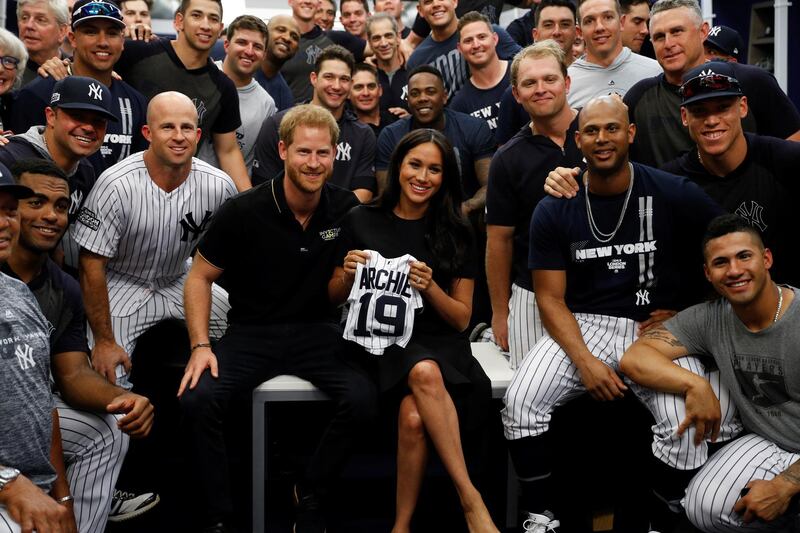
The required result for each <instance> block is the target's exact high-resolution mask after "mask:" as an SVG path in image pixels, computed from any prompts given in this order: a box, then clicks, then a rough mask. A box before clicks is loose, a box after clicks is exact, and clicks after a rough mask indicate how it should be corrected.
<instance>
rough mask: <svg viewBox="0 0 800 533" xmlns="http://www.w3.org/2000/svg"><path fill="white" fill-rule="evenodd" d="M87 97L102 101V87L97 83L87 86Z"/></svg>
mask: <svg viewBox="0 0 800 533" xmlns="http://www.w3.org/2000/svg"><path fill="white" fill-rule="evenodd" d="M89 97H90V98H94V99H95V100H102V99H103V87H102V85H100V84H98V83H92V84H90V85H89Z"/></svg>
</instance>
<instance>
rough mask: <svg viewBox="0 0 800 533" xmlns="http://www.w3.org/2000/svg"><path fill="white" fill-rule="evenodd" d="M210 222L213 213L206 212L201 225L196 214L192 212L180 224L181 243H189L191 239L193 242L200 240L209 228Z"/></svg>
mask: <svg viewBox="0 0 800 533" xmlns="http://www.w3.org/2000/svg"><path fill="white" fill-rule="evenodd" d="M209 222H211V211H208V210H206V212H205V213H204V214H203V218H202V219H201V220H200V222H199V223H198V222H196V221H195V219H194V213H192V212H191V211H189V212H188V213H186V215H184V217H183V220H181V222H180V224H181V241H183V242H187V241H188V240H189V237H191V239H192V240H193V241H194V240H197V239H199V238H200V235H202V234H203V232H204V231H205V230H206V228H207V227H208V223H209Z"/></svg>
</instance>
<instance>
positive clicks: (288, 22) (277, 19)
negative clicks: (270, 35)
mask: <svg viewBox="0 0 800 533" xmlns="http://www.w3.org/2000/svg"><path fill="white" fill-rule="evenodd" d="M278 24H281V25H283V26H289V27H291V28H294V29H295V30H296V29H297V21H296V20H294V17H292V16H291V15H275V16H274V17H272V18H271V19H269V24H267V28H269V29H272V28H274V27H275V26H277V25H278Z"/></svg>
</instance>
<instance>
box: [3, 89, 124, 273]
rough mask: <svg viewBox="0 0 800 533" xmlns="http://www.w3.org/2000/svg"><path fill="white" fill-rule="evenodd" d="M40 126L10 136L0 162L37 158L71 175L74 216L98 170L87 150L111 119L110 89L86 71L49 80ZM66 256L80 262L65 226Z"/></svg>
mask: <svg viewBox="0 0 800 533" xmlns="http://www.w3.org/2000/svg"><path fill="white" fill-rule="evenodd" d="M44 112H45V121H46V124H45V125H44V126H33V127H31V128H30V129H29V130H28V131H26V132H25V133H22V134H19V135H13V136H11V137H9V138H8V141H9V142H8V144H7V145H5V146H3V147H0V163H3V164H4V165H6V166H11V165H12V164H13V163H14V161H17V160H20V159H29V158H41V159H46V160H48V161H53V162H54V163H55V164H56V166H57V167H58V168H60V169H61V170H62V171H63V172H64V173H65V174H66V175H67V176H68V177H69V190H70V201H71V203H70V208H69V220H70V223H72V222H74V221H75V219H76V218H77V216H78V211H79V210H80V208H81V206H82V205H83V202H84V200H85V199H86V197H87V196H88V195H89V191H90V190H91V188H92V187H93V186H94V182H95V180H96V175H95V171H94V167H93V166H92V164H91V163H90V162H89V159H88V158H89V156H91V155H92V154H94V153H95V152H97V150H99V149H100V145H101V144H102V143H103V139H104V138H105V134H106V126H107V123H108V121H112V122H115V121H117V120H118V119H117V117H116V115H115V114H114V111H113V109H112V103H111V91H109V90H108V87H106V86H105V85H104V84H103V83H101V82H99V81H97V80H95V79H93V78H86V77H84V76H68V77H66V78H64V79H63V80H60V81H58V82H57V83H56V84H55V85H54V86H53V94H52V96H51V97H50V105H49V106H48V107H47V108H45V111H44ZM62 248H63V250H64V255H65V257H64V262H65V263H66V265H68V266H70V267H74V268H77V267H78V247H77V245H76V244H75V243H74V241H73V240H72V238H71V236H70V230H69V229H68V230H67V233H66V235H65V236H64V240H63V241H62Z"/></svg>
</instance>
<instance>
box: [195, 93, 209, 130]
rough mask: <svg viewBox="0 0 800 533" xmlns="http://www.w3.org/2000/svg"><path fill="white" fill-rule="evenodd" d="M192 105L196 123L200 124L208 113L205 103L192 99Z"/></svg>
mask: <svg viewBox="0 0 800 533" xmlns="http://www.w3.org/2000/svg"><path fill="white" fill-rule="evenodd" d="M192 103H193V104H194V107H195V108H196V109H197V123H198V124H202V123H203V119H204V118H205V116H206V112H207V111H208V108H207V107H206V103H205V102H203V101H202V100H200V99H199V98H192Z"/></svg>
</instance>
